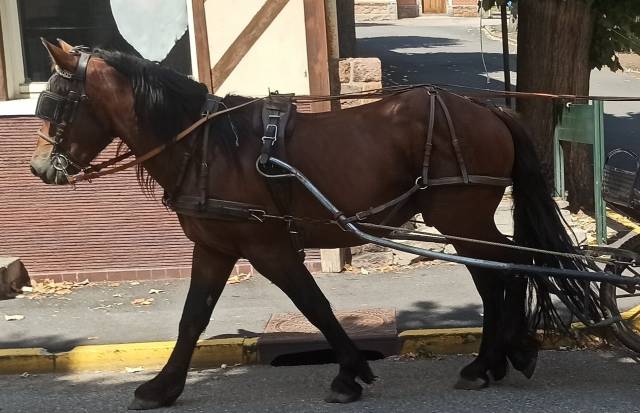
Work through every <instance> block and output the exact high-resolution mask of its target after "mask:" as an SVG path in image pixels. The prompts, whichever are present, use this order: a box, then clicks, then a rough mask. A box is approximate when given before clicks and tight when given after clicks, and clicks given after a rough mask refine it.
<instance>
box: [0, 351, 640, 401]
mask: <svg viewBox="0 0 640 413" xmlns="http://www.w3.org/2000/svg"><path fill="white" fill-rule="evenodd" d="M469 361H470V357H467V356H464V357H462V356H460V357H447V358H443V359H431V360H421V361H391V360H383V361H379V362H374V363H372V368H373V370H374V372H375V373H376V374H377V375H378V376H379V379H378V381H377V382H376V383H375V384H374V385H372V386H370V387H368V388H366V389H365V391H364V395H363V399H362V400H361V401H358V402H355V403H352V404H349V405H329V404H326V403H324V402H323V401H322V398H323V396H324V393H325V391H326V390H327V388H328V386H329V383H330V381H331V379H332V378H333V376H334V375H335V373H336V370H337V369H336V367H335V366H334V365H321V366H297V367H268V366H237V367H231V368H226V369H216V370H205V371H197V372H192V373H191V374H190V377H189V379H188V383H187V387H186V390H185V392H184V394H183V395H182V397H181V398H180V399H179V400H178V403H177V404H176V405H175V406H174V407H171V408H166V409H160V410H157V411H158V412H242V413H253V412H277V413H287V412H292V413H293V412H295V413H300V412H341V413H348V412H380V413H390V412H421V413H424V412H474V413H482V412H487V413H495V412H527V413H530V412H545V413H550V412H571V413H582V412H585V413H586V412H625V413H630V412H638V411H639V410H640V368H639V366H638V364H637V361H636V360H634V359H632V358H629V357H626V356H625V355H623V354H619V353H618V354H616V353H610V352H592V351H577V352H543V353H542V354H541V356H540V360H539V363H538V370H537V372H536V375H534V377H533V379H532V380H526V379H525V378H524V377H523V376H521V375H520V374H516V373H515V372H512V373H511V375H510V376H509V377H507V378H506V379H505V381H504V382H502V383H500V384H498V385H494V386H492V387H489V388H488V389H484V390H481V391H463V390H454V389H453V388H452V385H453V383H454V382H455V380H456V377H457V374H458V371H459V370H460V368H462V367H463V366H464V365H465V363H468V362H469ZM150 377H151V374H150V373H146V372H143V373H135V374H131V373H128V374H127V373H120V374H105V373H95V374H78V375H42V376H28V377H20V376H0V409H1V410H0V411H1V412H2V413H22V412H25V413H26V412H29V413H33V412H47V413H54V412H64V413H75V412H90V413H102V412H105V413H114V412H123V411H125V409H126V406H127V404H128V403H129V401H130V398H131V397H132V394H133V390H134V389H135V387H136V386H137V385H138V384H139V383H140V382H142V381H144V380H146V379H148V378H150Z"/></svg>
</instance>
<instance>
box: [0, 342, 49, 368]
mask: <svg viewBox="0 0 640 413" xmlns="http://www.w3.org/2000/svg"><path fill="white" fill-rule="evenodd" d="M53 371H54V355H53V354H51V353H48V352H47V351H46V350H45V349H43V348H19V349H8V350H0V373H2V374H21V373H24V372H29V373H53Z"/></svg>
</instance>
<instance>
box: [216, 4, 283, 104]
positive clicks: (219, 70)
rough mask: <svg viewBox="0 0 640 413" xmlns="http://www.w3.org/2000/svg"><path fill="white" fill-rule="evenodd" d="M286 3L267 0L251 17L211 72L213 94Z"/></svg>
mask: <svg viewBox="0 0 640 413" xmlns="http://www.w3.org/2000/svg"><path fill="white" fill-rule="evenodd" d="M287 3H289V0H267V1H266V2H265V3H264V5H263V6H262V7H261V8H260V10H258V12H257V13H256V14H255V16H253V18H252V19H251V21H250V22H249V24H247V26H246V27H245V28H244V29H243V30H242V32H240V34H239V35H238V37H237V38H236V39H235V40H234V41H233V43H231V45H230V46H229V48H228V49H227V50H226V51H225V52H224V54H223V55H222V57H221V58H220V60H218V62H217V63H216V64H215V66H214V67H213V69H212V70H211V78H212V85H213V91H214V92H215V91H216V90H217V89H218V88H219V87H220V86H221V85H222V84H223V83H224V82H225V80H227V78H228V77H229V75H230V74H231V72H233V70H234V69H235V68H236V66H237V65H238V63H240V61H241V60H242V58H243V57H244V56H246V54H247V53H248V52H249V50H250V49H251V47H253V45H254V44H255V43H256V42H257V41H258V39H259V38H260V36H262V34H263V33H264V32H265V30H267V28H268V27H269V26H270V25H271V23H272V22H273V21H274V20H275V18H276V17H277V16H278V15H279V14H280V12H281V11H282V9H284V6H286V5H287Z"/></svg>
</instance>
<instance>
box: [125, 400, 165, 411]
mask: <svg viewBox="0 0 640 413" xmlns="http://www.w3.org/2000/svg"><path fill="white" fill-rule="evenodd" d="M160 407H163V405H162V403H160V402H157V401H151V400H144V399H139V398H137V397H135V398H134V399H133V401H132V402H131V403H129V407H128V409H129V410H151V409H158V408H160Z"/></svg>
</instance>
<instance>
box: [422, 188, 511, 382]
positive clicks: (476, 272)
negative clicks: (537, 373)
mask: <svg viewBox="0 0 640 413" xmlns="http://www.w3.org/2000/svg"><path fill="white" fill-rule="evenodd" d="M502 194H503V190H502V189H501V188H495V187H479V186H476V187H463V188H460V187H457V188H453V187H443V188H434V189H433V190H432V191H431V192H427V193H426V194H425V196H424V197H423V198H422V200H421V201H422V204H423V216H424V218H425V220H426V221H427V222H429V223H430V224H431V225H434V226H435V227H436V228H438V230H440V232H442V233H443V234H447V235H453V236H460V237H467V238H475V239H479V240H484V241H492V242H505V241H506V240H507V239H506V238H505V237H504V236H503V235H502V234H501V233H500V232H499V231H498V230H497V228H496V225H495V223H494V220H493V216H494V213H495V210H496V208H497V206H498V204H499V202H500V200H501V198H502ZM453 244H454V246H455V248H456V250H457V252H458V253H459V254H460V255H463V256H467V257H472V258H480V259H487V260H494V261H515V259H514V257H513V254H512V253H510V252H509V251H505V250H504V249H503V248H500V247H496V246H491V245H481V244H476V243H470V242H461V241H453ZM468 269H469V272H470V273H471V275H472V277H473V280H474V282H475V284H476V287H477V289H478V292H479V293H480V296H481V298H482V303H483V307H484V317H483V334H482V342H481V346H480V351H479V353H478V357H477V358H476V359H475V360H474V361H473V362H472V363H470V364H469V365H468V366H466V367H465V368H464V369H463V370H462V371H461V373H460V380H459V381H458V383H457V385H456V387H458V388H466V389H477V388H481V387H485V386H486V385H488V384H489V375H491V376H492V377H493V378H494V379H495V380H499V379H501V378H503V377H504V376H505V375H506V373H507V363H508V362H507V349H506V344H505V343H506V340H505V336H504V331H502V330H503V327H504V326H506V325H510V326H511V327H510V328H511V329H512V330H513V331H516V330H517V331H520V330H521V329H522V326H516V324H517V323H522V322H523V320H524V314H523V313H522V316H520V315H519V316H514V317H511V315H507V313H508V312H509V311H510V310H509V311H506V309H505V303H506V302H509V303H511V305H512V306H513V307H514V308H515V307H517V308H518V309H519V308H524V307H523V306H524V296H520V295H517V294H514V292H515V291H516V290H517V288H516V287H514V286H513V284H512V283H511V282H510V281H509V280H510V279H509V278H505V276H504V274H502V273H501V272H500V271H497V270H490V269H480V268H476V267H468ZM505 295H508V296H509V297H510V299H509V300H505ZM518 300H522V303H521V304H520V305H519V306H518V305H516V304H518V303H517V301H518ZM518 311H519V310H518ZM508 320H509V321H508ZM507 321H508V323H506V324H505V322H507ZM514 334H515V333H514Z"/></svg>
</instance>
